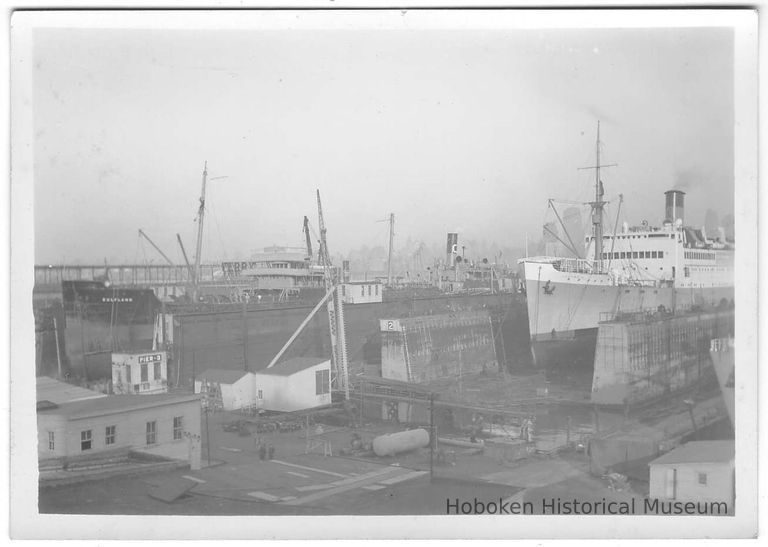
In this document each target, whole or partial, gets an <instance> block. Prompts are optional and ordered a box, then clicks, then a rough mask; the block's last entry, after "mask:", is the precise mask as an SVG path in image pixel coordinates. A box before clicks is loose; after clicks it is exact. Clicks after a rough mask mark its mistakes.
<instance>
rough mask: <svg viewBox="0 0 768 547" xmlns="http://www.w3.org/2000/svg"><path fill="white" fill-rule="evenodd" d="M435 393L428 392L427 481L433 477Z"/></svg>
mask: <svg viewBox="0 0 768 547" xmlns="http://www.w3.org/2000/svg"><path fill="white" fill-rule="evenodd" d="M436 442H437V439H436V438H435V394H434V392H430V394H429V482H432V480H433V479H434V477H435V472H434V461H435V443H436Z"/></svg>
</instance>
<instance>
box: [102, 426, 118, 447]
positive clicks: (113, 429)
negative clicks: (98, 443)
mask: <svg viewBox="0 0 768 547" xmlns="http://www.w3.org/2000/svg"><path fill="white" fill-rule="evenodd" d="M116 437H117V426H114V425H108V426H107V430H106V435H105V437H104V444H115V439H116Z"/></svg>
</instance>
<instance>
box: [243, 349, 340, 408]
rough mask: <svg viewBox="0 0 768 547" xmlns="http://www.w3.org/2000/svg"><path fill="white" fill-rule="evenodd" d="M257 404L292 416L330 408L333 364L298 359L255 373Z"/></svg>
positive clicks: (325, 360)
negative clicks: (293, 413)
mask: <svg viewBox="0 0 768 547" xmlns="http://www.w3.org/2000/svg"><path fill="white" fill-rule="evenodd" d="M255 377H256V404H257V405H258V406H259V408H263V409H264V410H271V411H276V412H293V411H296V410H306V409H309V408H315V407H319V406H326V405H330V404H331V361H330V360H328V359H321V358H314V357H295V358H293V359H287V360H285V361H282V362H279V363H278V364H276V365H275V366H273V367H272V368H265V369H262V370H260V371H258V372H256V373H255Z"/></svg>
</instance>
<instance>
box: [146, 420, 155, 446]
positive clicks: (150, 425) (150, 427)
mask: <svg viewBox="0 0 768 547" xmlns="http://www.w3.org/2000/svg"><path fill="white" fill-rule="evenodd" d="M156 442H157V422H147V444H155V443H156Z"/></svg>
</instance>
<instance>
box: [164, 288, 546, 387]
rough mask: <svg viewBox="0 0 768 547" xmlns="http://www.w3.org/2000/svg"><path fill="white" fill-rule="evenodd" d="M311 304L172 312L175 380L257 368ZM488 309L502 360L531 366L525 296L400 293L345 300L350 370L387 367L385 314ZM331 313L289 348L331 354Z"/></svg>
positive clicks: (318, 317) (323, 315) (322, 313)
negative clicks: (402, 295) (367, 299)
mask: <svg viewBox="0 0 768 547" xmlns="http://www.w3.org/2000/svg"><path fill="white" fill-rule="evenodd" d="M311 309H312V307H311V306H296V307H287V306H283V307H273V308H267V309H257V310H252V309H241V310H233V311H215V312H204V313H185V314H175V315H174V328H173V344H172V347H171V351H172V358H171V363H170V367H171V368H170V371H169V375H170V381H171V383H172V384H175V385H179V386H189V385H190V384H191V381H192V378H194V377H196V376H197V375H198V374H199V373H201V372H203V371H204V370H206V369H208V368H224V369H235V370H259V369H261V368H264V367H266V366H267V364H268V363H269V362H270V360H271V359H272V358H273V357H274V356H275V355H276V354H277V352H278V351H280V349H281V348H282V347H283V345H284V344H285V342H286V341H287V340H288V339H289V338H290V336H291V335H292V334H293V333H294V331H295V330H296V329H297V327H298V326H299V325H300V324H301V322H302V321H303V320H304V319H305V318H306V317H307V315H308V314H309V312H310V311H311ZM478 309H486V310H488V312H489V315H490V316H491V320H492V324H493V326H494V329H493V330H494V345H495V349H496V356H497V359H498V360H499V362H501V363H502V364H504V365H505V366H506V367H507V368H508V369H510V370H516V369H517V370H521V369H527V368H530V367H531V366H532V358H531V353H530V343H529V340H530V335H529V332H528V319H527V312H526V306H525V299H524V297H523V296H521V295H518V294H512V293H501V294H493V295H492V294H484V295H468V294H453V295H446V294H443V295H440V296H433V297H413V298H396V299H392V300H390V299H389V298H388V299H387V301H385V302H380V303H369V304H349V305H346V306H345V307H344V316H345V324H346V339H347V348H348V354H349V360H350V363H351V372H352V373H353V374H354V373H356V372H367V373H369V374H374V375H376V374H378V373H379V371H380V367H381V333H380V326H379V320H380V319H387V318H403V317H412V316H420V315H430V314H445V313H449V314H455V315H457V316H460V315H461V313H462V312H464V311H470V310H478ZM330 352H331V348H330V337H329V329H328V315H327V313H325V310H320V311H319V312H318V313H317V314H316V315H315V317H314V318H313V319H312V320H311V321H310V322H309V323H308V324H307V326H306V328H305V329H304V331H303V332H302V333H301V335H300V336H299V337H298V338H297V339H296V341H295V342H294V343H293V344H292V345H291V347H290V349H289V350H288V351H287V352H286V357H291V356H322V355H330Z"/></svg>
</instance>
